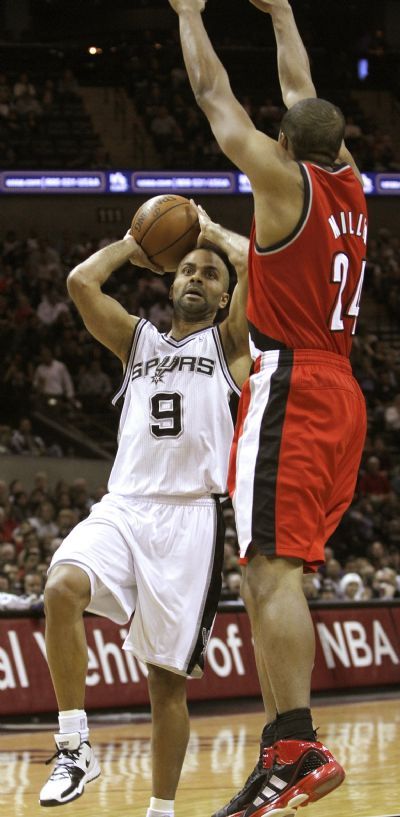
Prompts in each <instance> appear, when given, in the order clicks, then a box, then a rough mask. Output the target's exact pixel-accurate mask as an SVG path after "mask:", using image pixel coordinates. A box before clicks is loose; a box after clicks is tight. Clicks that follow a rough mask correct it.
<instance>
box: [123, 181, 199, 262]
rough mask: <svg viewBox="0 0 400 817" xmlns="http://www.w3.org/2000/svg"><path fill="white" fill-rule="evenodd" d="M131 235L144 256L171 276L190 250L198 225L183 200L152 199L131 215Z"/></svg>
mask: <svg viewBox="0 0 400 817" xmlns="http://www.w3.org/2000/svg"><path fill="white" fill-rule="evenodd" d="M130 232H131V234H132V235H133V237H134V238H135V239H136V241H137V243H138V244H140V246H141V247H142V249H143V250H144V252H145V253H146V255H147V256H148V257H149V258H150V259H151V261H154V263H155V264H158V265H159V266H160V267H162V269H163V270H164V271H165V272H174V270H176V268H177V266H178V264H179V262H180V261H181V260H182V258H183V256H184V255H186V253H188V252H190V251H191V250H194V248H195V247H196V242H197V238H198V235H199V233H200V224H199V220H198V217H197V211H196V208H195V207H193V205H192V204H190V201H189V199H186V198H184V196H174V195H173V194H166V195H165V196H154V198H152V199H149V200H148V201H145V203H144V204H142V206H141V207H139V210H137V212H136V213H135V215H134V217H133V219H132V224H131V229H130Z"/></svg>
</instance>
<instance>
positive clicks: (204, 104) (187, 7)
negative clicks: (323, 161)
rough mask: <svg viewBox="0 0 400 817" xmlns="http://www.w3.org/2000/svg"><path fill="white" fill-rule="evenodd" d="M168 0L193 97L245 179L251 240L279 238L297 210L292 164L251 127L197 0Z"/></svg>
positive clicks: (298, 192)
mask: <svg viewBox="0 0 400 817" xmlns="http://www.w3.org/2000/svg"><path fill="white" fill-rule="evenodd" d="M169 2H170V5H171V6H172V8H173V9H174V10H175V11H176V12H177V14H178V15H179V30H180V38H181V45H182V53H183V58H184V62H185V65H186V70H187V73H188V77H189V81H190V84H191V86H192V90H193V93H194V95H195V98H196V101H197V103H198V105H199V107H200V108H201V109H202V110H203V112H204V114H205V115H206V116H207V118H208V121H209V123H210V125H211V129H212V131H213V133H214V136H215V138H216V140H217V142H218V144H219V145H220V147H221V150H222V151H223V152H224V153H225V155H226V156H228V157H229V159H231V161H232V162H234V164H236V165H237V166H238V167H239V168H240V169H241V170H242V171H243V173H246V175H247V176H248V177H249V179H250V183H251V187H252V191H253V194H254V197H255V214H256V222H257V240H258V241H259V243H260V244H261V245H262V246H267V245H269V244H273V243H275V242H277V241H280V240H281V239H282V238H284V237H285V236H286V235H288V233H290V232H291V230H293V228H294V227H295V225H296V223H297V221H298V219H299V216H300V213H301V208H302V202H303V187H302V181H301V174H300V171H299V169H298V166H297V164H296V163H295V162H293V161H292V160H291V159H290V157H289V156H288V153H287V151H286V150H284V149H283V147H282V146H281V145H280V144H279V142H277V141H276V140H275V139H271V138H270V137H269V136H267V135H266V134H265V133H262V132H261V131H259V130H257V128H256V127H255V126H254V124H253V122H252V121H251V119H250V118H249V116H248V115H247V112H246V111H245V110H244V108H243V107H242V105H240V103H239V102H238V100H237V99H236V97H235V95H234V94H233V92H232V89H231V86H230V83H229V78H228V75H227V72H226V71H225V68H224V66H223V65H222V63H221V61H220V60H219V58H218V57H217V55H216V53H215V51H214V49H213V47H212V44H211V42H210V40H209V37H208V35H207V32H206V30H205V28H204V25H203V22H202V17H201V7H200V2H199V0H169ZM278 193H279V195H277V194H278ZM259 231H260V232H259Z"/></svg>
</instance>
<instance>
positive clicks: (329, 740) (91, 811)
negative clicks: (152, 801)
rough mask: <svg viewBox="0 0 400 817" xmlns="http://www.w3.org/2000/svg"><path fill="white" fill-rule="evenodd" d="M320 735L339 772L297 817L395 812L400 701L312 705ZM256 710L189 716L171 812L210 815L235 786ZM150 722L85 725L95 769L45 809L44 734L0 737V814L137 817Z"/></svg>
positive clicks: (144, 791) (258, 719)
mask: <svg viewBox="0 0 400 817" xmlns="http://www.w3.org/2000/svg"><path fill="white" fill-rule="evenodd" d="M313 711H314V722H315V725H318V726H319V738H320V740H321V741H322V742H324V743H326V744H327V746H328V747H329V748H330V749H331V751H332V752H333V753H334V754H335V755H336V756H337V758H338V760H339V761H340V762H341V763H342V764H343V765H344V767H345V769H346V771H347V777H346V780H345V782H344V783H343V784H342V786H341V787H340V788H339V789H337V790H336V791H335V792H333V793H332V794H330V795H328V796H327V797H325V798H323V799H322V800H320V801H318V802H317V803H314V804H313V805H311V806H309V807H308V808H307V809H304V810H303V809H299V812H298V815H299V817H303V815H304V817H308V815H309V817H388V816H389V815H390V817H392V815H393V816H395V817H400V698H399V699H393V698H391V699H385V698H382V700H378V701H363V702H362V703H341V702H339V703H338V704H337V705H335V706H323V707H314V710H313ZM262 723H263V721H262V714H261V713H260V712H259V713H255V712H250V713H249V712H243V713H242V714H230V715H227V714H224V715H209V716H207V717H204V716H201V717H197V716H196V715H195V716H194V717H193V718H192V733H191V740H190V744H189V749H188V753H187V757H186V761H185V766H184V769H183V773H182V778H181V784H180V789H179V792H178V796H177V801H176V816H177V817H210V815H211V814H212V813H213V811H214V810H215V809H217V808H218V807H219V806H221V805H222V804H223V803H225V802H226V801H227V799H229V797H230V796H231V795H232V794H233V793H234V792H235V791H236V790H237V789H238V788H240V786H241V785H242V783H243V782H244V779H245V778H246V776H247V774H248V772H249V771H250V769H251V768H252V767H253V765H254V762H255V760H256V757H257V754H258V739H259V732H260V728H261V726H262ZM149 736H150V723H149V722H148V721H147V722H143V723H140V722H139V723H128V724H127V723H120V724H118V723H112V724H108V725H107V726H98V725H97V724H96V725H95V726H94V728H93V726H92V729H91V741H92V744H93V746H94V747H95V749H96V753H97V755H98V758H99V761H100V764H101V767H102V775H101V777H99V778H98V780H96V781H93V783H90V784H89V785H88V786H87V787H86V791H85V794H84V795H83V796H82V797H81V798H79V799H78V800H75V801H74V802H73V803H70V804H68V805H65V806H60V807H56V808H52V809H50V810H48V809H43V808H41V807H40V806H39V805H38V792H39V789H40V786H41V785H42V784H43V782H44V781H45V780H46V778H47V776H48V774H49V770H50V768H51V767H50V766H45V765H44V761H45V760H46V759H47V758H48V757H50V755H51V754H52V753H53V742H52V733H51V732H50V731H37V732H32V731H27V732H15V733H10V731H6V732H4V731H3V732H2V733H1V734H0V815H1V817H39V815H41V817H44V815H46V814H48V813H49V811H50V814H51V815H52V817H58V816H59V815H63V817H145V813H146V808H147V805H148V799H149V795H150V781H151V767H150V742H149Z"/></svg>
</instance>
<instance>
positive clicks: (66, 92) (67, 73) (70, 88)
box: [57, 68, 80, 101]
mask: <svg viewBox="0 0 400 817" xmlns="http://www.w3.org/2000/svg"><path fill="white" fill-rule="evenodd" d="M57 91H58V94H59V96H60V97H61V98H62V99H63V100H65V101H67V100H68V99H74V98H75V97H77V96H79V93H80V91H79V82H78V80H77V78H76V77H75V75H74V72H73V71H72V69H71V68H65V70H64V71H63V73H62V76H61V78H60V79H59V82H58V86H57Z"/></svg>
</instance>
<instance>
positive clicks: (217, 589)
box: [186, 496, 225, 675]
mask: <svg viewBox="0 0 400 817" xmlns="http://www.w3.org/2000/svg"><path fill="white" fill-rule="evenodd" d="M214 502H215V515H216V522H215V536H214V554H213V561H212V566H211V572H210V581H209V585H208V588H207V591H206V595H205V599H204V608H203V613H202V616H201V620H200V623H199V630H198V635H197V639H196V643H195V646H194V649H193V652H192V654H191V656H190V657H189V660H188V664H187V668H186V673H187V674H188V675H191V674H192V672H193V670H194V668H195V667H196V666H199V667H200V669H202V670H203V669H204V657H205V653H206V649H207V643H208V639H209V637H210V633H211V628H212V625H213V621H214V618H215V616H216V613H217V608H218V602H219V599H220V596H221V587H222V566H223V561H224V541H225V522H224V516H223V513H222V508H221V502H220V500H219V497H218V496H214ZM197 547H201V542H197Z"/></svg>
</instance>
